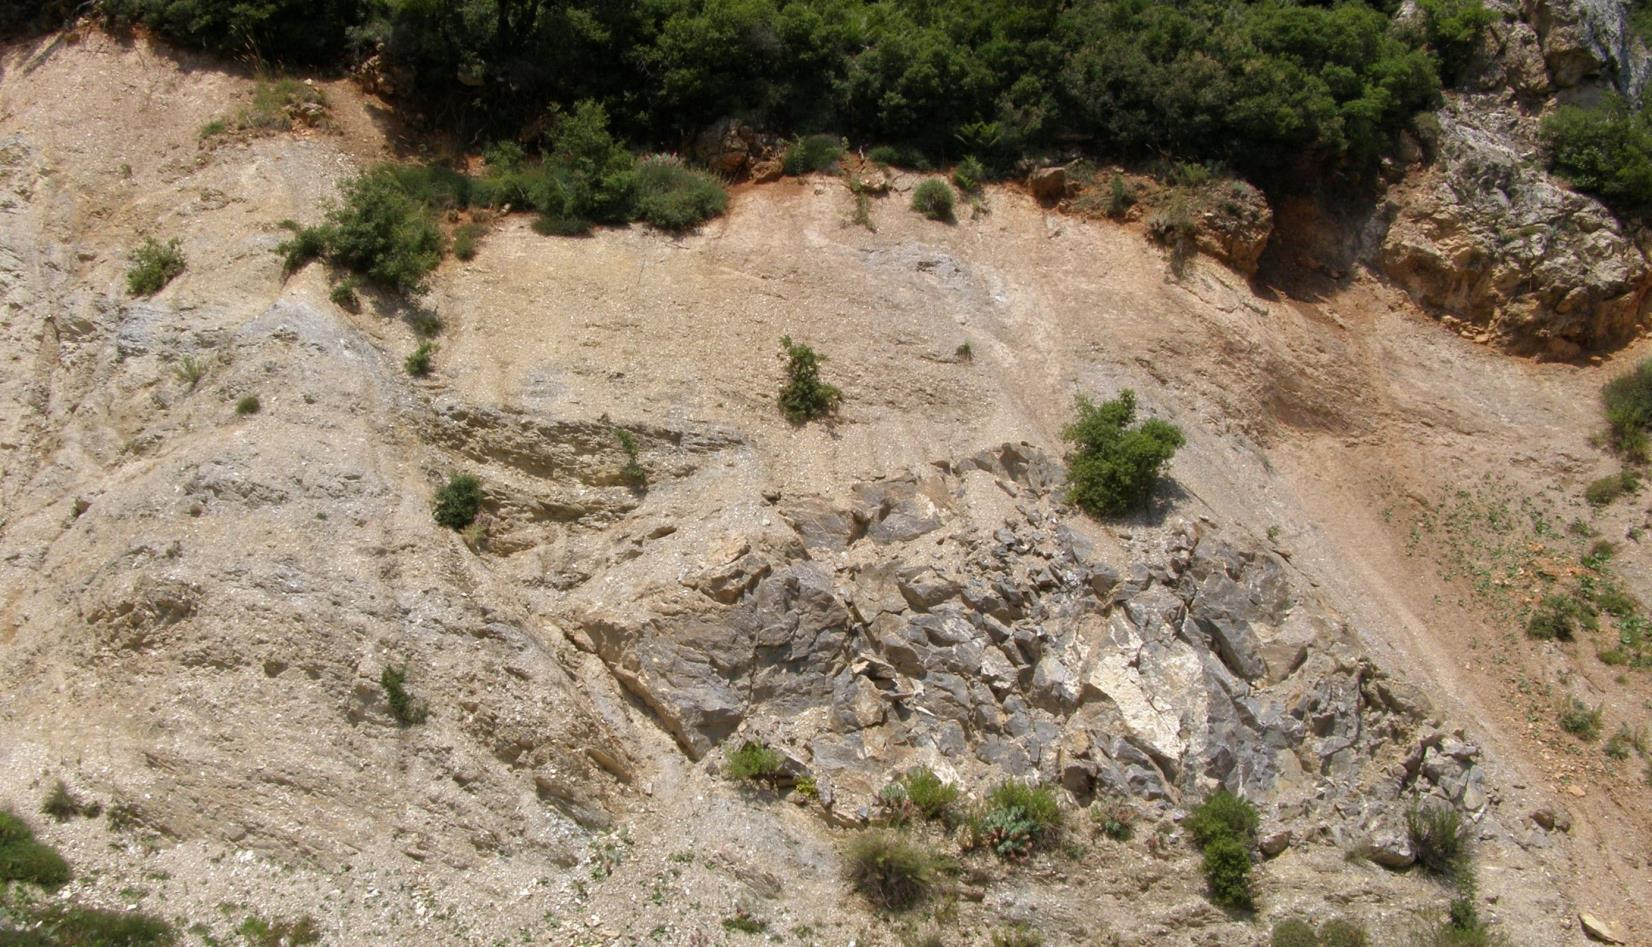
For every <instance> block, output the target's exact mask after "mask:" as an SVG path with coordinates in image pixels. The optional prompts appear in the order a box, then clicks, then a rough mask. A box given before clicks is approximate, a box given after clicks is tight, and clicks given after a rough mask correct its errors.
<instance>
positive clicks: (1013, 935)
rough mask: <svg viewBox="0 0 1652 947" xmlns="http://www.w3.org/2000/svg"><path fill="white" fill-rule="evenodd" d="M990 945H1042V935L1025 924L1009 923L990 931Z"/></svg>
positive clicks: (1006, 946)
mask: <svg viewBox="0 0 1652 947" xmlns="http://www.w3.org/2000/svg"><path fill="white" fill-rule="evenodd" d="M992 947H1044V935H1042V934H1040V933H1038V932H1037V931H1035V930H1033V929H1032V928H1030V927H1028V926H1026V925H1025V924H1011V925H1010V926H1008V927H1000V928H999V929H998V930H995V931H993V932H992Z"/></svg>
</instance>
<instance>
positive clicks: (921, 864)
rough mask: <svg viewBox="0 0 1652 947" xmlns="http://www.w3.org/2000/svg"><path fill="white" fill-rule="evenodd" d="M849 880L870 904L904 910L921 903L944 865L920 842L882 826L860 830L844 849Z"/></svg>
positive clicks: (887, 908)
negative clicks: (883, 828) (846, 849)
mask: <svg viewBox="0 0 1652 947" xmlns="http://www.w3.org/2000/svg"><path fill="white" fill-rule="evenodd" d="M845 861H846V862H847V864H848V875H849V882H850V884H851V885H852V886H853V887H854V888H855V890H856V891H859V892H860V893H861V894H862V895H864V896H865V897H866V899H867V900H869V901H871V902H872V903H873V904H874V905H876V906H878V907H880V908H883V909H885V910H890V911H904V910H908V909H910V908H912V907H915V906H917V905H918V904H920V903H922V902H923V900H924V899H925V898H927V897H929V896H930V894H931V892H932V891H933V890H934V888H935V886H936V884H937V882H938V880H939V875H940V873H941V871H942V870H944V869H945V868H946V867H947V862H946V860H945V859H944V858H942V857H941V856H939V855H937V854H935V853H934V852H932V851H930V850H929V849H928V848H926V847H924V846H923V844H922V843H921V842H919V841H918V840H916V839H914V838H911V837H909V836H906V835H903V834H901V833H899V832H891V831H888V830H882V829H873V830H869V831H865V832H861V833H860V834H859V835H857V836H855V838H854V839H853V840H851V841H850V843H849V848H848V851H847V852H846V853H845Z"/></svg>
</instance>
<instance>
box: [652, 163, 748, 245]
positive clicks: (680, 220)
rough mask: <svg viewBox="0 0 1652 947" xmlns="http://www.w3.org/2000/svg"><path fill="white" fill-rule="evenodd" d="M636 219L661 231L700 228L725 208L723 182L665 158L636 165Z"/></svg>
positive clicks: (726, 200) (725, 197)
mask: <svg viewBox="0 0 1652 947" xmlns="http://www.w3.org/2000/svg"><path fill="white" fill-rule="evenodd" d="M636 186H637V216H638V217H639V218H641V219H642V220H644V221H647V222H648V223H650V224H653V225H654V226H655V227H658V228H660V229H661V230H669V231H683V230H689V229H691V228H694V227H697V226H699V225H700V224H701V223H703V222H705V221H707V220H710V219H711V218H713V217H717V216H720V215H721V214H722V213H723V211H725V210H727V209H728V192H726V191H724V190H723V185H722V182H720V181H718V180H717V179H716V178H714V177H712V176H711V175H710V174H709V173H707V172H705V171H701V170H699V169H698V168H690V167H688V166H686V165H684V164H683V163H682V162H681V161H680V160H678V159H676V158H672V157H668V156H664V155H656V156H654V157H649V158H644V159H642V160H641V161H639V162H637V170H636Z"/></svg>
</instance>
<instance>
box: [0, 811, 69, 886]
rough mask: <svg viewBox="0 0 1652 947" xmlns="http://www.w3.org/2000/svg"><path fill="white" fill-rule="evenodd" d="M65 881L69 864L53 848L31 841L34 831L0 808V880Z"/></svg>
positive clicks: (47, 883)
mask: <svg viewBox="0 0 1652 947" xmlns="http://www.w3.org/2000/svg"><path fill="white" fill-rule="evenodd" d="M68 880H69V863H68V862H66V861H64V860H63V856H61V855H59V854H58V853H57V850H56V849H54V848H52V847H50V846H48V845H45V844H43V843H41V842H37V841H35V838H34V830H32V829H30V828H29V826H28V823H26V822H24V821H23V820H22V819H20V818H18V817H17V815H16V814H15V813H13V812H11V811H10V810H6V809H0V883H3V882H7V881H26V882H29V883H30V884H37V885H40V886H41V887H43V888H56V887H58V886H60V885H62V884H64V883H65V882H67V881H68Z"/></svg>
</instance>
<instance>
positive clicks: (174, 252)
mask: <svg viewBox="0 0 1652 947" xmlns="http://www.w3.org/2000/svg"><path fill="white" fill-rule="evenodd" d="M182 247H183V244H181V243H180V242H179V241H178V239H177V238H176V237H174V238H172V239H171V240H168V241H167V242H165V243H161V242H160V241H159V240H156V239H155V238H154V237H146V238H144V241H143V243H142V244H140V245H139V246H138V248H137V249H136V250H133V251H132V268H131V269H129V270H127V271H126V291H127V292H129V293H131V294H132V295H134V296H153V295H155V294H156V293H158V292H160V291H161V290H162V289H165V288H166V284H167V283H170V282H172V280H173V279H175V278H176V277H177V276H178V274H179V273H182V272H183V271H184V253H183V249H182Z"/></svg>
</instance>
